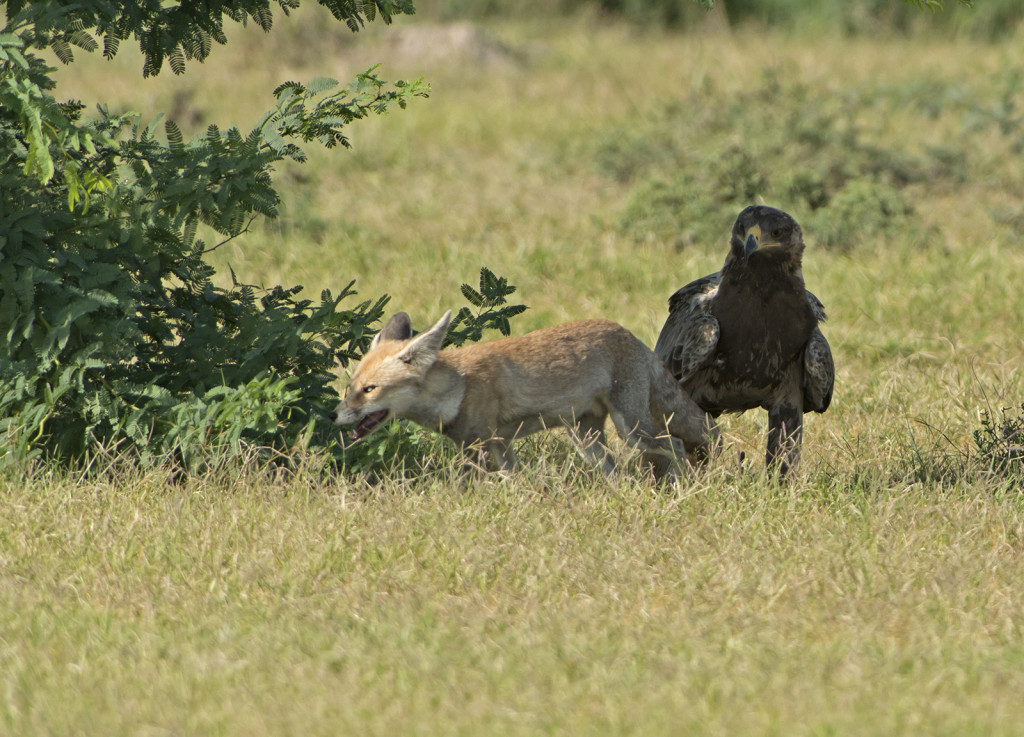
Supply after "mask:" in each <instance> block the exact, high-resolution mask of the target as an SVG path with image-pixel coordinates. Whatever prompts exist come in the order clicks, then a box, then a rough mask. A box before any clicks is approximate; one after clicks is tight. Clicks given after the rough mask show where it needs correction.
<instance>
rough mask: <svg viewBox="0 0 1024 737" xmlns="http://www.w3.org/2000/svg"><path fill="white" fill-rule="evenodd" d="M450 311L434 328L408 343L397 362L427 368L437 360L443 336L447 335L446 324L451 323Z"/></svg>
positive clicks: (442, 343)
mask: <svg viewBox="0 0 1024 737" xmlns="http://www.w3.org/2000/svg"><path fill="white" fill-rule="evenodd" d="M451 319H452V311H451V310H448V311H447V312H446V313H444V314H443V315H442V316H441V319H440V320H438V321H437V322H436V323H434V326H433V327H432V328H430V330H427V331H426V332H423V333H420V334H419V335H417V336H416V337H415V338H413V339H412V340H410V341H409V344H408V345H406V346H405V348H403V349H402V352H401V353H399V354H398V360H399V361H403V362H405V363H409V364H412V365H414V366H418V367H422V368H429V367H430V366H432V365H433V364H434V361H436V360H437V354H438V353H440V351H441V346H443V345H444V336H445V335H447V334H448V323H449V322H451Z"/></svg>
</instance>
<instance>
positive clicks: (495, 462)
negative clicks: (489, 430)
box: [461, 438, 516, 473]
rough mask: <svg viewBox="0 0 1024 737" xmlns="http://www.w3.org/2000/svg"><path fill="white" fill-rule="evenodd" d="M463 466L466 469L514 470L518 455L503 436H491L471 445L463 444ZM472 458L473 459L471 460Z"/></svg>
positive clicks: (485, 470)
mask: <svg viewBox="0 0 1024 737" xmlns="http://www.w3.org/2000/svg"><path fill="white" fill-rule="evenodd" d="M461 450H462V453H463V457H464V458H465V459H466V461H465V463H464V464H463V467H464V468H465V469H466V470H473V471H481V472H484V473H486V472H487V471H514V470H515V468H516V456H515V453H513V452H512V448H510V447H509V444H508V442H507V441H505V440H504V439H503V438H491V439H490V440H485V441H483V442H482V443H479V442H478V443H474V444H473V445H471V446H467V445H465V444H462V445H461ZM471 459H472V460H471Z"/></svg>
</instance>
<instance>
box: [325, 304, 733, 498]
mask: <svg viewBox="0 0 1024 737" xmlns="http://www.w3.org/2000/svg"><path fill="white" fill-rule="evenodd" d="M451 315H452V313H451V310H448V311H447V312H445V313H444V315H442V316H441V318H440V319H439V320H438V321H437V322H436V323H435V324H434V325H433V326H432V327H431V328H430V329H429V330H426V331H425V332H422V333H418V334H416V335H413V332H412V323H411V320H410V318H409V315H408V313H405V312H397V313H395V314H394V315H393V316H392V317H391V319H390V320H388V322H387V323H386V324H385V325H384V327H383V328H382V329H381V331H380V332H379V333H378V334H377V335H376V336H374V339H373V341H372V343H371V345H370V348H369V350H368V351H367V352H366V354H365V355H364V356H363V358H362V360H361V361H360V363H359V366H358V367H357V369H356V371H355V373H354V374H353V376H352V378H351V380H350V382H349V384H348V387H347V388H346V390H345V393H344V395H343V398H342V400H341V402H340V403H339V404H338V405H337V407H336V408H335V409H334V411H332V412H331V413H330V414H329V415H328V416H329V418H330V420H331V421H332V422H333V423H334V424H335V425H336V426H338V427H344V426H350V425H354V428H353V429H352V430H351V431H350V432H349V437H350V438H351V439H352V440H358V439H361V438H364V437H366V436H368V435H369V434H370V433H372V432H373V431H374V430H376V429H377V428H379V427H380V426H381V425H382V424H383V423H384V422H386V421H387V420H389V419H390V418H392V417H399V418H405V419H408V420H411V421H412V422H414V423H416V424H418V425H420V426H422V427H425V428H428V429H432V430H436V431H439V432H440V433H442V434H443V435H445V436H447V437H449V438H451V439H452V440H454V441H455V443H456V444H457V445H458V446H459V448H460V450H461V451H462V452H463V454H464V458H471V457H472V456H466V455H465V452H466V451H467V450H473V451H474V452H475V454H476V462H477V466H476V467H478V468H480V469H482V470H484V471H488V470H498V471H504V472H508V471H513V470H515V468H516V467H517V459H516V456H515V453H514V451H513V448H512V442H513V441H514V440H516V439H517V438H521V437H524V436H526V435H530V434H532V433H535V432H538V431H541V430H545V429H549V428H553V427H557V426H558V425H562V426H564V427H566V428H567V429H568V431H569V435H570V437H571V439H572V441H573V442H574V444H575V445H576V447H577V449H578V450H579V452H580V453H581V454H582V455H583V457H584V458H585V459H587V460H588V461H590V462H592V463H593V464H594V465H595V466H597V467H598V468H600V469H601V470H602V471H603V472H604V473H605V474H608V475H613V474H614V473H615V471H616V465H615V460H614V457H613V454H612V451H611V450H610V449H609V447H608V444H607V441H606V437H605V434H604V427H605V421H606V419H607V418H608V417H609V416H610V417H611V420H612V423H613V425H614V426H615V429H616V431H617V432H618V434H619V436H620V437H622V438H623V439H624V440H625V441H626V442H628V443H629V444H631V445H633V446H635V447H638V448H639V450H640V454H641V458H642V460H643V461H644V462H645V463H646V464H647V465H648V466H649V467H650V468H651V470H652V471H653V472H654V475H655V477H656V478H658V479H666V478H669V479H673V478H675V479H677V478H679V469H681V468H685V469H689V468H690V466H691V464H693V463H694V459H695V457H696V458H697V459H698V461H699V460H700V459H701V458H703V457H705V456H706V455H707V452H708V450H709V449H710V448H711V447H712V446H713V445H714V444H715V443H716V442H717V439H718V438H717V430H716V429H715V423H714V421H713V420H712V419H711V417H710V416H709V415H708V414H707V413H705V412H704V411H703V410H702V409H700V407H698V406H697V404H696V402H694V401H693V399H691V398H690V396H689V395H688V394H687V393H686V391H685V390H684V389H683V388H682V387H681V386H680V385H679V384H678V383H677V382H676V381H675V380H674V379H673V378H672V375H671V374H670V373H669V372H668V369H666V368H665V366H664V364H663V363H662V361H661V359H660V358H658V356H657V355H655V353H654V351H652V350H651V349H650V348H648V347H647V346H646V345H644V343H643V342H642V341H641V340H640V339H639V338H637V337H636V336H635V335H633V333H631V332H630V331H629V330H627V329H626V328H624V327H623V326H621V325H619V324H618V323H615V322H612V321H610V320H599V319H590V320H582V321H578V322H570V323H565V324H562V325H558V326H554V327H549V328H542V329H540V330H536V331H534V332H531V333H527V334H526V335H523V336H519V337H507V338H501V339H498V340H494V341H490V342H487V343H476V344H472V345H468V346H464V347H461V348H446V349H444V350H442V346H443V344H444V339H445V336H446V334H447V332H448V326H449V323H450V321H451ZM466 466H467V467H472V466H473V464H472V462H467V463H466Z"/></svg>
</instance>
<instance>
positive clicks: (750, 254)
mask: <svg viewBox="0 0 1024 737" xmlns="http://www.w3.org/2000/svg"><path fill="white" fill-rule="evenodd" d="M803 253H804V238H803V232H802V231H801V230H800V226H799V225H798V224H797V222H796V220H794V219H793V217H792V216H791V215H789V214H788V213H785V212H783V211H782V210H776V209H775V208H774V207H767V206H765V205H752V206H750V207H748V208H746V209H744V210H743V212H741V213H740V214H739V216H737V218H736V224H735V225H733V226H732V237H731V238H730V239H729V255H728V256H726V258H725V267H726V268H728V267H729V266H731V265H733V264H736V265H739V264H741V263H743V264H748V265H750V266H751V267H754V268H756V267H757V266H759V265H762V264H764V265H767V264H769V263H774V264H776V265H778V266H779V267H781V268H783V269H785V270H786V271H790V272H792V273H796V272H799V271H800V265H801V260H802V258H803Z"/></svg>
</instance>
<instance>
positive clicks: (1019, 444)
mask: <svg viewBox="0 0 1024 737" xmlns="http://www.w3.org/2000/svg"><path fill="white" fill-rule="evenodd" d="M972 435H973V437H974V446H975V448H976V449H977V451H978V457H979V460H980V461H981V463H982V464H983V465H984V466H985V467H986V468H987V469H989V470H991V471H993V472H995V473H997V474H999V475H1002V476H1007V477H1019V476H1021V475H1024V404H1021V405H1020V406H1019V407H1017V408H1013V409H1007V408H1004V409H1003V410H1001V412H1000V416H999V418H998V419H997V418H996V417H994V416H993V415H992V414H991V413H989V412H988V411H987V410H985V411H982V413H981V427H980V428H979V429H977V430H974V432H973V433H972Z"/></svg>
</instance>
